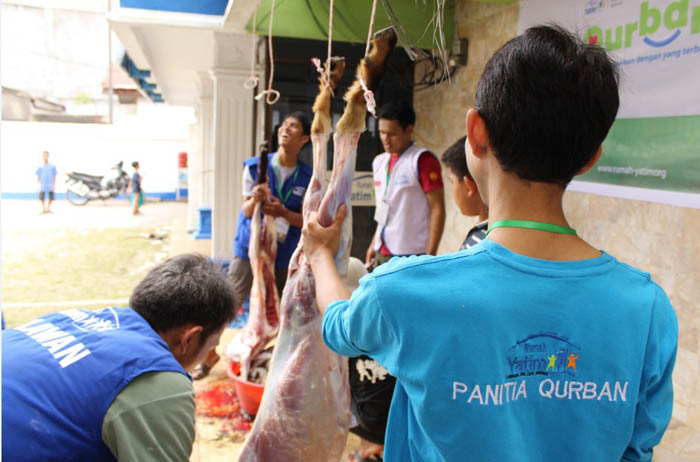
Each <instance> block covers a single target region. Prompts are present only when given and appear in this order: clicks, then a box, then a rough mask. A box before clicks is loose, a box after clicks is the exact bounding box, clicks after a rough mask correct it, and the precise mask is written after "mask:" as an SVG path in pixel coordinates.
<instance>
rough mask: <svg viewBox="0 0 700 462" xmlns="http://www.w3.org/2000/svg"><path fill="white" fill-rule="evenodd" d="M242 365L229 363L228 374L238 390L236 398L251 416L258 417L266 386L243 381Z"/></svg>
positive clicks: (233, 362)
mask: <svg viewBox="0 0 700 462" xmlns="http://www.w3.org/2000/svg"><path fill="white" fill-rule="evenodd" d="M240 368H241V366H240V364H238V363H237V362H235V361H229V363H228V368H227V369H226V373H227V374H228V376H229V377H231V379H232V380H233V386H234V388H235V389H236V396H238V400H239V401H240V402H241V407H242V408H243V410H244V411H246V412H247V413H248V414H250V415H253V416H254V415H256V414H257V413H258V408H259V407H260V401H261V400H262V396H263V391H265V385H258V384H257V383H253V382H248V381H246V380H243V379H241V378H240V377H239V376H238V374H239V372H240Z"/></svg>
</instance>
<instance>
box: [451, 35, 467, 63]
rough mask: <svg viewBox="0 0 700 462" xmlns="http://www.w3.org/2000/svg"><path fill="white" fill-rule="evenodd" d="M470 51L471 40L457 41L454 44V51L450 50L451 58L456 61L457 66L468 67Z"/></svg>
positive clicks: (462, 39) (461, 39)
mask: <svg viewBox="0 0 700 462" xmlns="http://www.w3.org/2000/svg"><path fill="white" fill-rule="evenodd" d="M468 51H469V39H466V38H460V39H455V40H454V42H452V49H451V50H450V58H451V59H452V60H453V61H454V64H455V65H458V66H466V65H467V56H468Z"/></svg>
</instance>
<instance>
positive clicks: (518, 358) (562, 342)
mask: <svg viewBox="0 0 700 462" xmlns="http://www.w3.org/2000/svg"><path fill="white" fill-rule="evenodd" d="M506 357H507V358H508V366H509V370H510V374H508V375H507V376H506V379H514V378H516V377H521V376H527V375H558V374H566V375H569V376H571V377H576V372H577V370H576V364H577V362H578V359H579V358H580V357H581V349H580V348H579V347H578V346H577V345H575V344H573V343H571V342H570V341H569V340H568V339H567V338H566V337H563V336H561V335H557V334H554V333H550V332H542V333H539V334H533V335H529V336H527V337H525V338H523V339H522V340H519V341H517V342H515V344H514V345H513V346H511V347H510V348H508V351H507V353H506Z"/></svg>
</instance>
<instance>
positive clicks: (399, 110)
mask: <svg viewBox="0 0 700 462" xmlns="http://www.w3.org/2000/svg"><path fill="white" fill-rule="evenodd" d="M377 114H378V115H377V118H378V119H388V120H395V121H397V122H398V123H399V125H401V128H403V129H404V130H406V127H408V126H409V125H414V124H415V123H416V112H415V111H414V110H413V108H412V107H411V105H410V104H408V103H406V102H404V101H391V102H388V103H386V104H383V105H382V106H381V107H380V108H379V111H377Z"/></svg>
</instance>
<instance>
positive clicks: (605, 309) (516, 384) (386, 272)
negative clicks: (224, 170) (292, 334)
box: [303, 26, 678, 462]
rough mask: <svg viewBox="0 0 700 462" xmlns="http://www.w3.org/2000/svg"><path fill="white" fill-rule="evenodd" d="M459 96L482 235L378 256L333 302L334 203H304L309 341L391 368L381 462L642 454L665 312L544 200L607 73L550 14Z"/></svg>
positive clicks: (611, 113) (653, 412) (566, 174)
mask: <svg viewBox="0 0 700 462" xmlns="http://www.w3.org/2000/svg"><path fill="white" fill-rule="evenodd" d="M475 103H476V104H475V106H476V109H470V110H469V111H468V113H467V117H466V131H467V137H468V145H467V148H466V149H467V163H468V165H469V171H470V172H471V173H472V175H473V177H474V180H475V181H476V184H477V185H478V188H479V192H480V195H481V197H482V199H483V201H484V203H485V204H486V206H487V207H488V209H489V222H490V228H489V229H490V232H489V233H487V236H488V238H487V239H485V240H483V241H482V242H481V243H480V244H478V245H475V246H473V247H471V248H470V249H468V250H465V251H461V252H457V253H453V254H447V255H441V256H438V257H430V256H424V257H409V258H394V259H393V260H392V261H391V262H389V263H387V264H386V265H383V266H381V267H379V268H377V270H375V271H374V272H373V273H371V274H369V275H367V276H365V277H364V278H362V280H361V282H360V287H359V288H358V289H357V290H355V291H354V292H353V293H352V297H350V294H349V293H348V292H347V290H345V288H344V287H343V285H342V283H341V281H340V279H339V278H338V273H337V271H336V269H335V266H334V264H333V255H334V253H335V250H336V249H337V247H338V242H339V234H340V229H341V224H342V221H343V220H344V218H345V215H346V213H347V211H346V209H345V207H342V206H341V208H339V209H338V213H337V217H336V220H335V222H334V223H333V225H332V226H330V227H329V228H323V227H321V226H320V224H319V223H318V221H317V219H316V217H315V216H314V215H312V216H311V219H310V220H309V223H308V224H306V225H305V227H304V231H303V234H304V240H303V242H304V252H305V254H306V256H307V258H308V259H309V262H310V264H311V267H312V269H313V272H314V276H315V279H316V295H317V301H318V306H319V309H320V310H321V312H322V313H323V325H322V330H323V332H322V333H323V338H324V341H325V342H326V344H327V345H328V346H329V347H330V348H331V349H332V350H334V351H335V352H337V353H339V354H342V355H345V356H356V355H360V354H367V355H369V356H371V357H373V358H374V359H376V360H377V361H378V362H379V363H380V364H382V366H384V367H385V368H386V369H387V371H388V372H389V373H390V374H391V375H393V376H395V377H396V388H395V391H394V397H393V400H392V404H391V410H390V412H389V424H388V428H387V434H386V441H385V444H386V445H385V460H387V461H418V460H420V461H462V460H465V458H469V460H477V461H487V460H488V461H511V460H517V461H520V462H534V461H542V460H551V461H563V460H565V461H568V462H577V461H581V462H583V461H651V459H652V453H653V448H654V446H656V445H657V444H658V443H659V441H660V440H661V437H662V436H663V434H664V431H665V430H666V427H667V425H668V423H669V420H670V419H671V411H672V407H673V386H672V381H671V375H672V372H673V365H674V361H675V355H676V348H677V342H678V323H677V320H676V316H675V313H674V310H673V308H672V307H671V305H670V303H669V300H668V298H667V296H666V294H665V293H664V291H663V290H662V289H661V288H660V287H659V286H658V285H657V284H655V283H654V282H653V281H652V280H651V278H650V276H649V274H647V273H644V272H642V271H639V270H637V269H635V268H632V267H630V266H628V265H625V264H623V263H621V262H619V261H618V260H616V259H615V258H614V257H612V256H610V255H609V254H607V253H605V252H603V251H599V250H598V249H596V248H595V247H593V246H591V245H590V244H588V243H587V242H585V241H584V240H583V239H581V238H580V237H579V236H577V235H576V232H575V231H574V230H573V229H571V228H570V227H569V225H568V223H567V221H566V218H565V216H564V212H563V207H562V199H563V195H564V190H565V187H566V185H567V184H568V183H569V182H570V181H571V179H572V178H573V177H574V176H575V175H578V174H581V173H584V172H586V171H587V170H589V169H590V168H592V167H593V165H594V164H595V163H596V161H597V160H598V159H599V158H600V155H601V152H602V148H601V145H602V142H603V140H604V139H605V137H606V135H607V133H608V131H609V129H610V127H611V125H612V123H613V121H614V120H615V116H616V114H617V110H618V106H619V96H618V71H617V68H616V66H615V64H614V62H613V61H612V60H611V59H610V57H609V56H608V55H607V53H606V52H605V50H603V49H602V48H600V47H597V46H595V45H589V44H584V43H583V42H582V41H581V40H580V39H579V38H577V37H576V36H574V35H573V34H571V33H569V32H567V31H565V30H563V29H561V28H559V27H557V26H538V27H533V28H530V29H528V30H527V31H525V32H524V33H523V34H522V35H520V36H518V37H516V38H514V39H512V40H510V41H509V42H508V43H506V44H505V45H504V46H503V47H502V48H501V49H499V50H498V51H497V52H496V53H495V54H494V55H493V56H492V57H491V59H490V60H489V62H488V63H487V65H486V68H485V70H484V73H483V75H482V76H481V79H480V80H479V83H478V85H477V90H476V98H475ZM348 299H349V300H348Z"/></svg>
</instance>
